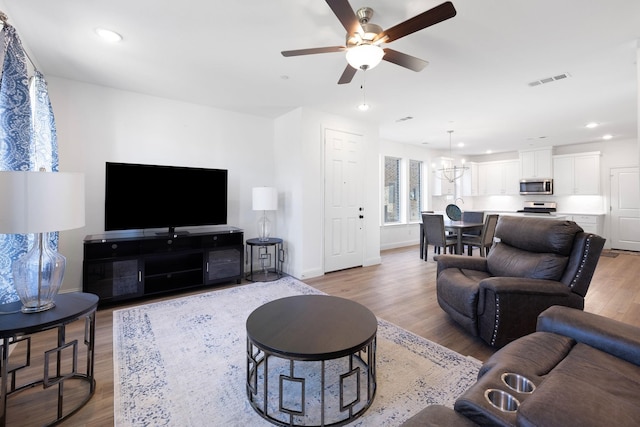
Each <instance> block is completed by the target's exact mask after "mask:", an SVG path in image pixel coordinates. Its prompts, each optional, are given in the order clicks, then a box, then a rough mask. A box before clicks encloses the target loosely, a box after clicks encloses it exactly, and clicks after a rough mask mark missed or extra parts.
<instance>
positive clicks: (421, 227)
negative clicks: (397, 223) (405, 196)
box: [420, 211, 433, 259]
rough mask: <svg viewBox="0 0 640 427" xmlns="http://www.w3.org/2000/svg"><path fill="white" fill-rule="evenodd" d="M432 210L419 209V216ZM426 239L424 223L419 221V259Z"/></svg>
mask: <svg viewBox="0 0 640 427" xmlns="http://www.w3.org/2000/svg"><path fill="white" fill-rule="evenodd" d="M432 213H433V211H420V216H422V215H423V214H432ZM425 240H426V234H424V224H423V223H420V259H422V258H424V248H425V247H426V245H425Z"/></svg>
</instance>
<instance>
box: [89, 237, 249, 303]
mask: <svg viewBox="0 0 640 427" xmlns="http://www.w3.org/2000/svg"><path fill="white" fill-rule="evenodd" d="M171 231H172V230H169V232H170V233H171ZM170 233H155V232H153V233H150V232H147V233H145V232H143V231H139V230H137V231H123V232H107V233H105V234H98V235H89V236H86V237H85V239H84V262H83V280H82V290H83V291H84V292H89V293H93V294H96V295H98V296H99V297H100V303H101V304H102V303H106V302H116V301H123V300H129V299H132V298H139V297H143V296H149V295H154V294H162V293H166V292H173V291H179V290H182V289H189V288H195V287H198V286H206V285H214V284H218V283H225V282H231V281H234V280H235V282H236V283H238V284H239V283H240V282H241V280H242V277H243V273H244V233H243V231H242V230H241V229H239V228H237V227H230V226H212V227H199V228H192V229H189V230H180V231H179V232H176V231H175V229H173V232H172V233H171V234H170Z"/></svg>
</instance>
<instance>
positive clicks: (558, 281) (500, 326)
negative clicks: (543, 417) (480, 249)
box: [436, 216, 605, 347]
mask: <svg viewBox="0 0 640 427" xmlns="http://www.w3.org/2000/svg"><path fill="white" fill-rule="evenodd" d="M494 240H495V241H494V243H493V246H492V247H491V250H490V251H489V254H488V255H487V257H486V258H481V257H469V256H460V255H440V256H437V257H436V260H437V263H438V267H437V280H436V293H437V298H438V304H439V305H440V307H441V308H442V309H443V310H444V311H445V312H447V313H448V314H449V315H450V316H451V318H452V319H453V320H455V321H456V322H457V323H458V324H460V325H461V326H462V327H463V328H464V329H465V330H466V331H468V332H469V333H470V334H471V335H474V336H479V337H480V338H482V339H483V340H484V341H485V342H487V343H488V344H489V345H491V346H494V347H502V346H504V345H505V344H507V343H509V342H511V341H513V340H515V339H517V338H519V337H521V336H524V335H527V334H529V333H531V332H534V331H535V328H536V319H537V317H538V315H539V314H540V313H541V312H542V311H544V310H545V309H546V308H548V307H550V306H552V305H563V306H567V307H573V308H577V309H583V308H584V297H585V295H586V293H587V290H588V288H589V284H590V283H591V278H592V277H593V273H594V271H595V268H596V265H597V263H598V259H599V257H600V254H601V252H602V248H603V246H604V242H605V239H603V238H602V237H600V236H597V235H595V234H591V233H586V232H584V230H583V229H582V228H581V227H580V226H579V225H578V224H576V223H575V222H573V221H563V220H553V219H545V218H535V217H516V216H500V218H499V219H498V224H497V226H496V230H495V235H494Z"/></svg>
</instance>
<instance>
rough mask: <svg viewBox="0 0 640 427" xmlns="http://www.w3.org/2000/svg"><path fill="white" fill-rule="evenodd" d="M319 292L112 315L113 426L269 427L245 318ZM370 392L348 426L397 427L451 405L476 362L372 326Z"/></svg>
mask: <svg viewBox="0 0 640 427" xmlns="http://www.w3.org/2000/svg"><path fill="white" fill-rule="evenodd" d="M301 294H322V292H319V291H317V290H315V289H313V288H311V287H310V286H307V285H305V284H304V283H302V282H300V281H298V280H296V279H293V278H290V277H285V278H283V279H280V280H278V281H275V282H265V283H252V284H247V285H242V286H238V287H234V288H229V289H223V290H219V291H212V292H208V293H204V294H199V295H194V296H188V297H182V298H176V299H172V300H168V301H163V302H158V303H151V304H146V305H141V306H138V307H132V308H127V309H122V310H116V311H114V313H113V364H114V419H115V425H116V426H261V425H264V426H268V425H272V424H270V423H268V422H267V421H266V420H264V419H262V418H261V417H260V416H259V415H258V414H257V413H256V412H255V411H254V410H253V408H252V407H251V406H250V404H249V401H248V399H247V395H246V373H247V372H246V369H247V368H246V347H247V346H246V326H245V322H246V319H247V317H248V316H249V314H250V313H251V312H252V311H253V310H254V309H256V308H257V307H259V306H261V305H262V304H265V303H267V302H269V301H272V300H274V299H277V298H283V297H288V296H293V295H301ZM376 368H377V381H378V389H377V392H376V396H375V400H374V402H373V404H372V405H371V407H370V408H369V409H368V410H367V411H366V412H365V413H364V415H362V416H361V417H360V418H358V419H356V420H355V421H354V422H353V423H352V424H350V425H353V426H374V425H375V426H397V425H400V424H402V422H403V421H405V420H406V419H408V418H409V417H411V416H412V415H413V414H415V413H417V412H418V411H420V410H421V409H422V408H424V407H426V406H428V405H432V404H443V405H446V406H449V407H452V406H453V403H454V401H455V400H456V398H457V397H458V396H459V395H460V394H462V392H464V391H465V390H466V389H467V388H468V387H469V386H470V385H471V384H473V383H474V382H475V380H476V375H477V372H478V370H479V368H480V362H478V361H477V360H475V359H472V358H468V357H465V356H462V355H460V354H458V353H456V352H453V351H451V350H449V349H447V348H445V347H442V346H440V345H438V344H435V343H433V342H431V341H428V340H426V339H424V338H422V337H419V336H417V335H415V334H412V333H411V332H409V331H406V330H404V329H402V328H399V327H397V326H395V325H393V324H391V323H389V322H386V321H384V320H382V319H378V335H377V363H376Z"/></svg>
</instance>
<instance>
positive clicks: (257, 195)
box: [252, 187, 278, 211]
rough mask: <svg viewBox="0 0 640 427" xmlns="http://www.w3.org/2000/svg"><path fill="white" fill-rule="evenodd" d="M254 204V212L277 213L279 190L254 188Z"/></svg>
mask: <svg viewBox="0 0 640 427" xmlns="http://www.w3.org/2000/svg"><path fill="white" fill-rule="evenodd" d="M252 202H253V203H252V206H253V210H254V211H277V210H278V190H276V189H275V188H273V187H254V188H253V197H252Z"/></svg>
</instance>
